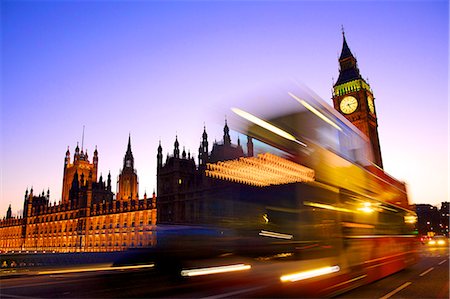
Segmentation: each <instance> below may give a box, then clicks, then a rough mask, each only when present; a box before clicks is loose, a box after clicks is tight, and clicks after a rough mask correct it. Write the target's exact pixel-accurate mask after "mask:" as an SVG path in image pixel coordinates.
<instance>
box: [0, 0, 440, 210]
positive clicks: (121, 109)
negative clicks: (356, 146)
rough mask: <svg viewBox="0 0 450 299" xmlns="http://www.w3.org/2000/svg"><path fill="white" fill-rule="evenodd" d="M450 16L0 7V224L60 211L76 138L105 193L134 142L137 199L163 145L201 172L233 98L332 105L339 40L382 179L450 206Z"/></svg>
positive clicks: (361, 10) (410, 4) (436, 9)
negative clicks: (362, 88) (363, 103)
mask: <svg viewBox="0 0 450 299" xmlns="http://www.w3.org/2000/svg"><path fill="white" fill-rule="evenodd" d="M448 16H449V7H448V1H445V0H442V1H425V0H424V1H348V2H346V1H281V2H280V1H273V2H272V1H261V2H258V1H231V2H227V1H218V2H209V1H193V2H189V1H174V2H171V1H42V2H40V1H8V0H6V1H2V2H1V83H2V86H1V104H2V105H1V134H2V135H1V165H0V167H1V198H0V199H1V200H0V216H1V217H3V216H4V215H5V214H6V209H7V207H8V205H9V204H11V205H12V210H13V214H15V213H17V211H19V210H21V209H22V206H23V196H24V193H25V190H26V188H27V187H28V188H29V187H31V186H33V187H34V190H35V193H38V192H42V190H43V189H45V190H47V188H50V193H51V201H52V202H53V201H59V200H60V197H61V191H62V175H63V161H64V154H65V151H66V149H67V146H69V147H70V151H71V156H72V159H73V152H74V149H75V147H76V144H77V142H78V141H79V142H80V146H81V135H82V128H83V125H84V126H85V128H86V129H85V138H84V148H85V149H86V148H87V149H88V153H89V155H90V157H92V152H93V150H94V149H95V146H97V148H98V151H99V174H100V173H103V175H104V176H106V174H107V173H108V171H111V175H112V178H113V182H115V181H116V178H117V176H118V174H119V170H120V168H121V167H122V164H123V156H124V154H125V151H126V146H127V140H128V134H129V133H131V143H132V150H133V154H134V158H135V167H136V169H137V173H138V175H139V189H140V192H139V193H140V195H141V197H142V195H143V194H144V191H147V193H148V194H150V193H151V192H152V191H153V189H155V188H156V149H157V146H158V141H159V140H161V144H162V147H163V153H164V155H166V153H167V152H172V151H173V143H174V140H175V135H176V134H178V140H179V142H180V145H181V147H183V146H185V147H186V151H188V150H190V151H191V154H194V155H195V157H196V156H197V154H198V146H199V142H200V140H201V134H202V131H203V125H204V124H206V128H207V132H208V134H209V141H210V145H211V144H212V143H213V141H214V139H217V140H218V141H219V140H221V139H222V127H223V121H224V120H223V119H224V117H225V115H226V114H227V113H228V114H230V113H231V112H229V110H228V111H226V109H225V108H226V107H228V105H227V103H229V102H231V101H234V100H235V99H236V98H242V97H243V95H245V94H249V93H252V92H258V91H259V90H262V89H263V88H264V87H267V86H271V85H273V84H276V83H277V82H280V81H286V80H290V79H296V80H299V81H301V82H303V83H304V84H306V85H307V86H309V87H310V88H311V89H312V90H314V91H315V92H316V93H317V94H318V95H319V96H321V97H322V98H323V99H324V100H325V101H327V102H328V103H330V104H331V95H332V94H331V90H332V84H333V78H334V80H336V78H337V77H338V55H339V54H340V51H341V47H342V34H341V25H343V26H344V28H345V33H346V38H347V42H348V44H349V46H350V49H351V50H352V52H353V54H354V55H355V56H356V58H357V59H358V65H359V68H360V71H361V74H362V76H363V77H364V78H368V80H369V83H370V85H371V87H372V89H373V91H374V96H375V105H376V109H377V115H378V125H379V128H378V129H379V135H380V143H381V150H382V155H383V162H384V168H385V170H386V171H387V172H388V173H390V174H391V175H392V176H394V177H396V178H398V179H400V180H403V181H405V182H406V183H407V186H408V190H409V196H410V201H412V202H413V203H430V204H433V205H439V204H440V202H442V201H448V200H449V198H448V191H449V188H448V179H449V177H448V112H449V110H448V74H449V73H448V63H449V61H448V50H449V49H448V42H449V40H448V39H449V29H448V21H449V17H448ZM274 105H276V103H274ZM218 107H224V109H223V110H221V109H219V108H218ZM228 108H229V107H228ZM267 108H268V109H270V107H267ZM219 110H220V111H219ZM232 141H234V142H236V135H232ZM196 161H197V160H196ZM115 187H116V186H115V183H114V185H113V191H114V192H115V191H116V190H115V189H116V188H115Z"/></svg>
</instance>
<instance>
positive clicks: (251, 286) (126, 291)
mask: <svg viewBox="0 0 450 299" xmlns="http://www.w3.org/2000/svg"><path fill="white" fill-rule="evenodd" d="M421 257H422V258H421V260H420V261H419V263H417V264H416V265H414V266H413V267H410V268H409V269H406V270H403V271H401V272H399V273H396V274H394V275H391V276H389V277H387V278H385V279H382V280H379V281H376V282H374V283H372V284H369V285H365V286H362V287H359V288H357V289H354V290H352V291H349V292H347V293H344V294H341V295H339V296H338V297H337V298H383V299H387V298H449V253H448V248H440V249H437V248H427V247H423V248H422V252H421ZM86 270H88V271H86ZM52 271H53V272H46V271H35V272H31V271H30V272H28V274H26V272H24V273H22V274H20V275H17V273H16V276H12V275H4V276H3V277H2V280H1V298H143V297H157V298H158V297H178V298H180V297H182V298H226V297H233V298H240V297H248V296H250V297H264V296H267V297H280V296H290V297H295V289H284V291H285V292H284V293H277V292H278V290H276V289H275V288H274V287H273V286H269V285H265V284H264V283H260V284H258V283H256V282H255V281H249V280H248V275H247V276H246V275H245V274H241V273H233V274H227V275H232V278H231V279H230V276H229V277H227V282H230V281H232V282H233V283H227V284H224V283H221V280H218V279H214V280H211V279H205V278H196V279H187V280H175V279H169V278H168V277H166V276H163V275H157V274H156V271H155V270H154V269H153V267H152V265H145V266H142V267H139V268H130V267H128V268H127V267H123V268H119V269H115V270H110V269H109V267H108V266H107V265H96V266H95V267H94V266H92V265H91V266H89V267H88V268H84V269H81V270H80V267H78V268H66V269H59V270H58V271H60V272H56V270H54V269H53V270H52Z"/></svg>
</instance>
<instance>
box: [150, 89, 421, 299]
mask: <svg viewBox="0 0 450 299" xmlns="http://www.w3.org/2000/svg"><path fill="white" fill-rule="evenodd" d="M255 101H256V102H258V103H260V104H259V105H258V106H256V107H255V106H254V105H248V106H246V105H241V106H238V105H236V106H235V107H233V108H232V109H231V111H232V113H231V114H232V116H231V117H229V122H230V123H231V124H233V129H234V130H235V131H237V132H240V133H242V134H245V135H247V136H248V137H250V138H252V139H253V144H254V146H253V153H248V155H247V156H246V157H241V158H238V159H234V160H226V161H219V162H216V163H210V164H207V166H206V169H205V176H206V177H208V178H210V180H212V183H211V184H210V186H211V188H210V189H208V190H204V191H203V193H202V194H203V195H202V196H203V197H204V200H205V204H204V206H205V207H204V215H203V217H202V218H201V219H202V220H201V221H199V222H198V223H195V225H185V226H169V227H164V226H160V227H159V231H157V243H158V244H157V246H156V248H154V249H153V250H154V252H155V256H156V258H155V261H156V264H158V263H159V264H160V269H163V270H164V269H165V270H171V269H172V270H173V269H175V271H177V274H180V275H181V276H183V277H185V278H187V279H194V278H193V277H197V276H203V275H207V276H208V277H214V275H215V274H217V275H225V274H224V273H228V272H232V273H237V272H240V274H239V275H240V276H239V277H240V283H242V281H247V282H248V284H249V285H251V284H252V283H254V284H257V285H259V286H260V287H262V286H264V287H266V288H267V290H260V288H256V289H255V288H251V287H249V288H248V290H249V293H251V291H254V290H257V291H256V295H255V294H253V295H255V296H259V295H261V294H259V293H258V292H263V293H262V294H265V295H267V294H271V293H270V292H269V293H266V291H268V290H271V291H273V292H274V293H272V294H275V295H276V296H282V295H283V292H284V291H287V292H288V293H289V296H291V295H294V296H297V297H300V296H332V295H335V294H338V293H341V292H344V291H346V290H349V289H352V288H355V287H357V286H360V285H363V284H367V283H370V282H372V281H375V280H378V279H380V278H383V277H385V276H387V275H390V274H392V273H395V272H397V271H400V270H402V269H404V268H406V267H408V266H410V265H412V264H414V263H415V262H416V260H417V256H418V255H417V244H418V240H417V233H416V229H415V223H416V220H417V216H416V214H415V212H414V211H412V210H410V209H409V203H408V196H407V192H406V187H405V184H404V183H402V182H399V181H397V180H396V179H394V178H393V177H391V176H389V175H388V174H386V173H385V172H384V171H383V170H382V169H380V168H378V167H377V166H375V165H374V164H373V158H372V153H371V150H370V149H371V146H369V140H368V138H367V137H365V136H364V135H363V134H362V133H361V132H360V131H358V129H356V127H354V126H353V125H352V124H351V123H350V122H349V121H347V120H346V119H345V118H344V117H343V116H341V115H340V114H339V113H337V112H336V111H335V110H334V109H333V108H331V107H330V106H328V105H327V104H326V103H324V102H323V101H321V100H320V99H318V97H317V96H315V95H314V94H313V93H312V92H311V91H309V90H307V89H306V88H298V89H295V90H289V89H286V88H280V89H279V90H278V91H276V92H274V93H270V94H265V95H263V96H255ZM255 101H249V102H251V103H255ZM265 103H276V107H273V108H270V109H268V108H267V107H272V106H267V105H265ZM158 246H159V249H158ZM233 275H235V274H233ZM220 279H223V278H220ZM247 295H249V296H251V294H245V293H242V294H241V293H239V296H247Z"/></svg>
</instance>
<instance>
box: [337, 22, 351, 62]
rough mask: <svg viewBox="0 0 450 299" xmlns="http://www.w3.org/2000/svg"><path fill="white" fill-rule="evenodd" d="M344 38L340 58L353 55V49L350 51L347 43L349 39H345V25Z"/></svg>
mask: <svg viewBox="0 0 450 299" xmlns="http://www.w3.org/2000/svg"><path fill="white" fill-rule="evenodd" d="M342 38H343V44H342V51H341V56H340V57H339V60H342V59H345V58H348V57H353V54H352V51H350V48H349V47H348V45H347V40H346V39H345V32H344V26H342Z"/></svg>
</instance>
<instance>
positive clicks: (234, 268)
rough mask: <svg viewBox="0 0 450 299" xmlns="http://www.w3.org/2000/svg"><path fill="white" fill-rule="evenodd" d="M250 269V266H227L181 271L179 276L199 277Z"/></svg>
mask: <svg viewBox="0 0 450 299" xmlns="http://www.w3.org/2000/svg"><path fill="white" fill-rule="evenodd" d="M251 267H252V266H250V265H244V264H236V265H228V266H218V267H209V268H198V269H190V270H183V271H181V275H182V276H200V275H209V274H218V273H226V272H234V271H243V270H249V269H250V268H251Z"/></svg>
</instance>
